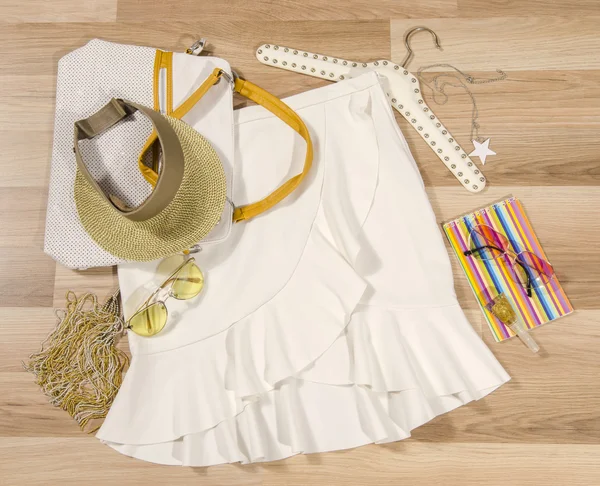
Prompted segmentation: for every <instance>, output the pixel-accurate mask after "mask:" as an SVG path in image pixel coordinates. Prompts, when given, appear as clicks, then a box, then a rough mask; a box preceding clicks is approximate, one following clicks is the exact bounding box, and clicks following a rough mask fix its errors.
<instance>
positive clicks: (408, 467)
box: [0, 0, 600, 486]
mask: <svg viewBox="0 0 600 486" xmlns="http://www.w3.org/2000/svg"><path fill="white" fill-rule="evenodd" d="M0 24H1V25H0V27H1V28H0V45H1V46H2V50H3V52H4V59H5V61H4V63H3V64H2V65H1V66H0V80H1V84H0V86H1V90H0V100H1V106H2V109H1V111H0V146H1V147H2V152H1V156H0V157H1V159H0V160H1V163H0V171H1V172H0V247H1V250H0V315H1V319H0V484H1V485H17V484H18V485H21V484H43V485H53V484H64V483H69V484H169V485H171V484H202V485H233V484H236V485H238V484H239V485H259V484H264V485H298V486H300V485H308V484H311V485H334V486H335V485H361V486H362V485H377V486H381V485H413V484H415V485H432V484H444V485H461V486H467V485H478V486H479V485H507V484H511V485H513V484H514V485H563V484H564V485H567V484H568V485H577V486H579V485H598V484H600V373H599V372H598V369H599V365H600V358H599V356H600V351H599V350H600V299H599V295H600V243H599V242H600V221H599V217H598V216H599V215H600V209H599V208H600V55H599V54H598V53H599V52H600V28H599V25H600V2H598V0H574V1H573V0H528V1H519V0H487V1H483V0H402V1H401V0H328V1H326V2H322V1H319V0H302V1H300V0H282V1H280V2H276V1H267V0H260V1H256V2H252V1H244V0H228V1H221V2H219V1H211V2H209V1H205V0H169V1H164V2H161V1H158V0H155V1H152V0H148V1H145V2H144V1H142V0H86V1H81V0H54V1H42V0H28V1H22V0H21V1H17V0H0ZM417 25H426V26H428V27H430V28H432V29H434V30H435V31H436V32H437V34H438V35H439V37H440V39H441V41H442V45H443V47H444V51H443V52H440V51H437V50H435V49H434V48H433V45H432V42H431V38H430V37H429V35H427V34H420V35H417V36H415V37H414V42H413V48H414V50H415V53H416V55H415V59H414V60H413V61H412V64H411V66H410V67H411V69H412V70H413V71H416V70H417V69H418V67H419V66H422V65H426V64H431V63H434V62H445V63H451V64H454V65H456V66H457V67H460V68H462V69H464V70H467V71H469V72H471V73H473V74H478V75H493V74H494V72H495V69H496V68H502V69H504V70H506V71H507V72H508V73H509V78H508V80H506V81H503V82H500V83H496V84H488V85H480V86H476V87H475V88H474V92H475V94H476V96H477V100H478V104H479V106H480V112H481V118H480V122H481V130H482V134H484V135H486V136H491V137H492V148H493V149H494V150H495V151H496V152H497V153H498V155H497V156H496V157H491V158H489V159H488V164H487V165H486V166H485V173H486V175H487V177H488V180H489V188H488V189H487V190H486V191H484V192H483V193H482V194H478V195H471V194H469V193H467V192H466V191H465V190H464V189H462V188H461V187H460V186H459V185H458V183H457V182H456V181H455V180H454V178H453V177H452V176H451V175H450V174H449V172H448V171H447V170H446V169H445V168H444V167H443V166H442V164H441V163H440V162H439V160H438V159H437V158H436V157H435V155H434V154H433V152H432V151H431V150H429V149H428V148H427V147H426V146H425V144H424V143H423V142H422V140H421V138H420V137H419V136H417V134H416V133H415V132H414V131H413V130H412V129H411V128H410V127H408V126H407V124H406V123H405V121H404V120H403V119H399V120H398V122H399V124H400V126H401V128H402V130H403V131H404V134H405V136H406V137H407V139H408V142H409V144H410V147H411V149H412V151H413V154H414V155H415V158H416V159H417V163H418V164H419V167H420V168H421V172H422V174H423V177H424V179H425V181H426V184H427V190H428V193H429V196H430V198H431V202H432V204H433V207H434V209H435V212H436V214H437V217H438V220H439V221H440V222H441V221H444V220H447V219H448V218H450V217H452V216H456V215H459V214H461V213H464V212H466V211H468V210H471V209H475V208H477V207H481V206H483V205H485V204H487V203H489V202H492V201H495V200H498V199H500V198H502V197H504V196H507V195H515V196H518V197H520V198H521V199H522V201H523V203H524V205H525V208H526V210H527V212H528V214H529V216H530V218H531V220H532V221H533V224H534V226H535V228H536V230H537V232H538V234H539V236H540V238H541V240H542V242H543V244H544V246H545V249H546V250H547V253H548V255H549V257H550V259H551V261H552V262H553V264H554V266H555V267H556V269H557V271H558V273H559V276H560V278H561V280H562V281H563V282H564V286H565V288H566V290H567V293H568V294H569V296H570V298H571V300H572V302H573V304H574V306H575V308H576V313H575V314H574V315H572V316H570V317H568V318H566V319H564V320H562V321H559V322H557V323H553V324H550V325H548V326H547V327H545V328H542V329H540V330H538V331H537V332H535V338H536V339H537V340H538V341H539V343H540V344H541V345H542V347H543V352H542V353H541V354H540V356H533V355H531V354H530V353H529V352H528V351H527V350H526V348H525V347H524V346H523V345H521V344H520V343H519V342H518V341H514V340H513V341H511V342H507V343H504V344H495V343H494V342H493V340H492V338H491V334H490V332H489V331H488V329H487V328H486V327H485V325H484V323H483V321H482V317H481V314H480V312H479V311H478V310H477V308H476V303H475V300H474V297H473V296H472V294H471V293H470V290H469V289H468V287H467V283H466V279H465V278H464V276H463V275H461V274H460V273H459V269H458V267H457V266H456V265H455V271H456V272H455V275H456V287H457V293H458V295H459V298H460V301H461V303H462V304H463V306H464V308H465V309H466V311H467V314H468V315H469V317H470V319H471V322H472V323H473V326H474V327H475V328H476V330H477V331H478V332H479V333H480V334H481V336H482V337H483V339H484V340H485V341H486V342H487V343H488V344H489V346H490V347H491V349H492V351H493V352H494V354H495V355H496V356H497V357H498V359H499V360H500V362H501V363H502V364H503V365H504V366H505V367H506V369H507V370H508V372H509V373H510V374H511V375H512V377H513V380H512V381H511V382H510V383H509V384H507V385H505V386H504V387H502V388H501V389H500V390H499V391H497V392H495V393H494V394H492V395H491V396H489V397H488V398H486V399H484V400H482V401H480V402H477V403H473V404H470V405H468V406H466V407H463V408H461V409H459V410H456V411H454V412H452V413H450V414H448V415H445V416H442V417H439V418H437V419H436V420H434V421H432V422H431V423H429V424H427V425H425V426H424V427H422V428H419V429H417V430H416V431H415V432H414V434H413V437H412V438H411V439H410V440H406V441H403V442H400V443H396V444H391V445H385V446H374V445H371V446H366V447H363V448H360V449H357V450H351V451H344V452H336V453H328V454H319V455H312V456H299V457H294V458H291V459H288V460H285V461H281V462H277V463H274V464H269V465H249V466H239V465H226V466H218V467H211V468H205V469H202V468H169V467H162V466H155V465H151V464H147V463H144V462H141V461H137V460H134V459H130V458H127V457H125V456H122V455H119V454H117V453H116V452H114V451H112V450H111V449H109V448H107V447H105V446H103V445H102V444H100V443H99V442H98V441H97V440H96V439H95V438H94V437H93V436H89V435H85V434H83V433H81V432H80V431H79V430H78V427H77V426H76V425H75V423H74V422H73V421H72V420H71V419H70V418H69V417H68V415H67V414H66V413H65V412H63V411H61V410H58V409H55V408H53V407H52V406H51V405H49V404H48V403H47V402H46V400H45V398H44V396H42V394H41V393H40V391H39V389H38V388H37V387H36V386H35V385H34V384H33V378H32V376H31V375H29V374H27V373H25V372H24V371H22V369H21V363H20V362H21V360H22V359H25V358H26V356H27V355H28V354H29V353H31V352H33V351H35V350H36V349H37V348H38V346H39V343H40V342H41V341H42V339H43V338H44V336H45V335H46V334H47V333H48V332H49V331H50V330H51V329H52V328H53V326H54V324H55V321H54V316H53V308H54V307H55V306H62V305H63V303H64V295H65V291H66V290H67V289H74V290H76V291H83V290H87V289H89V290H92V291H94V292H97V293H99V294H101V295H102V296H105V295H107V294H108V292H109V291H110V290H111V289H112V288H113V287H115V286H116V277H115V273H114V270H113V269H102V270H94V271H88V272H81V273H78V272H73V271H70V270H67V269H65V268H62V267H60V266H59V265H56V264H55V263H54V262H53V261H52V260H51V259H50V258H49V257H47V256H45V255H44V253H43V251H42V246H43V233H44V216H45V206H46V198H47V186H48V178H49V170H50V151H51V140H52V130H53V118H54V92H55V82H56V69H57V61H58V59H59V58H60V57H61V56H63V55H64V54H65V53H67V52H69V51H70V50H72V49H74V48H77V47H79V46H81V45H83V44H84V43H85V42H87V41H88V40H89V39H91V38H94V37H99V38H102V39H105V40H110V41H115V42H122V43H131V44H139V45H149V46H155V47H161V48H163V49H167V50H174V51H182V50H184V49H185V48H186V47H187V46H188V45H189V44H191V43H192V42H193V40H195V39H196V38H199V37H200V36H202V37H207V38H208V39H209V41H210V44H211V45H212V48H213V51H214V53H215V54H216V55H219V56H221V57H224V58H226V59H228V60H229V61H230V62H231V64H232V65H233V66H234V67H235V68H236V69H237V70H238V71H239V72H240V73H242V74H243V75H244V76H245V77H247V78H248V79H250V80H252V81H254V82H255V83H257V84H259V85H261V86H263V87H265V88H267V89H269V90H271V91H272V92H274V93H275V94H277V95H279V96H282V97H283V96H287V95H290V94H294V93H299V92H302V91H304V90H307V89H310V88H313V87H317V86H321V85H323V84H325V82H324V81H320V80H317V79H312V78H309V77H304V76H300V75H296V74H292V73H287V72H282V71H279V70H274V69H271V68H267V67H265V66H262V65H261V64H259V63H258V62H257V61H256V60H255V59H254V54H253V52H254V49H255V48H256V47H257V46H258V45H259V44H261V43H263V42H271V43H280V44H284V45H289V46H296V47H299V48H302V49H306V50H312V51H314V52H323V53H327V54H335V55H338V56H341V57H345V58H350V59H358V60H362V61H370V60H375V59H389V58H391V59H392V60H395V61H396V62H398V61H400V60H401V59H402V58H403V57H404V53H405V51H404V46H403V42H402V38H403V34H404V32H405V31H406V30H407V29H408V28H409V27H412V26H417ZM435 111H436V114H437V115H439V117H440V118H441V119H442V120H443V121H444V122H445V124H446V125H447V126H448V127H449V128H450V130H451V131H452V132H453V133H454V135H455V137H456V139H457V140H458V141H459V142H461V143H462V144H463V145H464V146H465V147H467V146H468V145H469V122H470V105H469V100H468V98H467V97H466V96H465V95H461V94H457V95H456V96H454V97H452V98H451V100H450V102H449V103H448V104H447V105H445V106H442V107H435ZM454 263H455V262H454V261H453V264H454Z"/></svg>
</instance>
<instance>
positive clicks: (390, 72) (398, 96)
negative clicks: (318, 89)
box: [256, 27, 486, 192]
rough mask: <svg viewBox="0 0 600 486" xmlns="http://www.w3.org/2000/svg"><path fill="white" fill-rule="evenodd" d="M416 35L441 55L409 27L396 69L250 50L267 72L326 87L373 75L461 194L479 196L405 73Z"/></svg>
mask: <svg viewBox="0 0 600 486" xmlns="http://www.w3.org/2000/svg"><path fill="white" fill-rule="evenodd" d="M419 31H427V32H429V33H431V35H432V36H433V40H434V42H435V45H436V47H437V48H438V49H442V47H441V45H440V42H439V39H438V36H437V35H436V33H435V32H433V31H432V30H431V29H429V28H427V27H415V28H413V29H411V30H409V31H408V32H407V33H406V34H405V36H404V44H405V46H406V49H407V53H406V56H405V57H404V60H403V61H402V63H401V64H395V63H393V62H392V61H388V60H380V61H373V62H358V61H350V60H347V59H342V58H339V57H332V56H327V55H323V54H315V53H313V52H308V51H302V50H299V49H294V48H291V47H285V46H279V45H273V44H263V45H262V46H260V47H259V48H258V49H257V50H256V58H257V59H258V60H259V61H260V62H261V63H262V64H266V65H268V66H273V67H278V68H281V69H286V70H287V71H293V72H296V73H301V74H307V75H309V76H314V77H317V78H322V79H327V80H329V81H343V80H344V79H349V78H353V77H356V76H359V75H361V74H363V73H365V72H368V71H375V72H377V73H378V74H379V76H380V77H381V79H382V83H383V87H384V90H385V92H386V94H387V96H388V99H389V100H390V103H391V104H392V107H393V108H394V109H396V110H397V111H398V112H399V113H400V114H401V115H402V116H403V117H404V118H405V119H406V120H407V121H408V122H409V123H410V125H411V126H412V127H413V128H414V129H415V130H416V131H417V133H418V134H419V135H420V136H421V138H423V140H424V141H425V143H427V145H428V146H429V148H431V150H433V152H434V153H435V154H436V155H437V156H438V158H439V159H440V160H441V161H442V162H443V164H444V165H445V166H446V167H447V168H448V170H449V171H450V172H451V173H452V175H454V177H456V179H457V180H458V181H459V182H460V183H461V184H462V186H463V187H464V188H465V189H467V190H468V191H470V192H480V191H481V190H482V189H483V188H484V187H485V184H486V179H485V176H484V175H483V174H482V173H481V170H480V169H479V168H478V167H477V166H476V165H475V163H474V162H473V161H472V160H471V159H470V158H469V156H468V155H467V153H466V152H465V151H464V149H463V148H462V147H461V146H460V145H459V144H458V142H457V141H456V140H455V139H454V137H453V136H452V134H451V133H450V132H449V131H448V129H447V128H446V127H445V126H444V125H443V124H442V122H441V121H440V120H439V119H438V117H437V116H435V114H434V113H433V110H432V109H431V108H430V107H429V106H428V105H427V103H426V102H425V100H424V99H423V94H422V93H421V85H420V83H419V80H418V79H417V77H416V76H415V75H414V74H412V73H411V72H410V71H408V70H407V69H406V66H407V65H408V63H409V61H410V60H411V58H412V56H413V51H412V49H411V47H410V42H409V41H410V38H411V36H412V35H413V34H415V33H416V32H419Z"/></svg>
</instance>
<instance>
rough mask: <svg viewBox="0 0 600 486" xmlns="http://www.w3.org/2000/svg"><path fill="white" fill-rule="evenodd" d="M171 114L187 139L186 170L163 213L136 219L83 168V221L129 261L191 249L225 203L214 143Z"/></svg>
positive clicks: (79, 195)
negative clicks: (102, 191) (94, 184)
mask: <svg viewBox="0 0 600 486" xmlns="http://www.w3.org/2000/svg"><path fill="white" fill-rule="evenodd" d="M165 118H166V119H167V120H168V121H169V123H170V124H171V126H172V127H173V129H174V130H175V133H176V134H177V137H178V139H179V141H180V142H181V148H182V151H183V155H184V174H183V178H182V181H181V185H180V187H179V189H178V190H177V193H176V194H175V196H174V198H173V200H172V201H171V202H170V203H169V205H168V206H167V207H166V208H165V209H164V210H163V211H161V212H160V213H159V214H157V215H155V216H153V217H151V218H149V219H146V220H144V221H133V220H131V219H129V218H127V217H126V216H125V215H124V214H123V213H122V212H121V211H120V210H118V209H117V208H116V207H115V206H114V205H113V204H112V203H111V202H109V201H108V200H107V199H106V198H105V197H104V196H103V195H102V194H100V193H98V191H97V190H95V189H94V188H92V186H91V184H90V182H89V181H88V180H87V179H86V178H85V177H84V176H83V174H82V173H81V172H80V171H79V170H78V171H77V174H76V177H75V186H74V198H75V204H76V206H77V212H78V213H79V218H80V220H81V224H82V225H83V227H84V228H85V230H86V231H87V232H88V233H89V235H90V236H91V237H92V239H93V240H94V241H95V242H96V243H97V244H98V245H99V246H100V247H102V248H104V249H105V250H106V251H108V252H109V253H111V254H113V255H115V256H117V257H119V258H123V259H125V260H132V261H150V260H156V259H159V258H163V257H165V256H168V255H172V254H174V253H178V252H181V251H183V250H186V249H188V248H190V247H191V246H193V245H195V244H196V243H198V242H200V241H201V240H202V239H203V238H205V237H206V236H207V235H208V233H209V232H210V231H211V230H212V229H213V228H214V226H215V225H216V224H217V223H218V222H219V219H220V218H221V215H222V214H223V209H224V207H225V203H226V199H227V181H226V178H225V171H224V170H223V165H222V163H221V161H220V159H219V156H218V155H217V153H216V151H215V150H214V148H213V147H212V145H211V144H210V143H209V142H208V140H206V139H205V138H204V137H203V136H202V135H201V134H200V133H198V132H197V131H196V130H194V129H193V128H192V127H190V126H189V125H187V124H186V123H184V122H182V121H180V120H178V119H175V118H173V117H169V116H166V117H165ZM125 163H130V162H129V161H126V162H125ZM132 163H133V162H132Z"/></svg>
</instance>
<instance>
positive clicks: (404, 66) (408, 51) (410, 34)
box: [400, 27, 444, 68]
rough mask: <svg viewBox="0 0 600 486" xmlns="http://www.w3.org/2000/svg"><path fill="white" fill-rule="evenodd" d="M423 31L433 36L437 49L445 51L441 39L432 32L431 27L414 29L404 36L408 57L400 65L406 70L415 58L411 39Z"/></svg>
mask: <svg viewBox="0 0 600 486" xmlns="http://www.w3.org/2000/svg"><path fill="white" fill-rule="evenodd" d="M421 30H426V31H427V32H429V33H430V34H431V36H432V37H433V42H435V47H437V48H438V49H439V50H440V51H443V50H444V49H442V45H441V44H440V39H439V38H438V36H437V34H436V33H435V32H434V31H433V30H431V29H430V28H429V27H414V28H412V29H410V30H409V31H408V32H406V34H404V45H405V46H406V56H405V57H404V60H403V61H402V63H400V65H401V66H402V67H403V68H406V66H408V63H409V62H410V60H411V59H412V57H413V51H412V49H411V48H410V43H409V41H410V38H411V37H412V36H413V35H414V34H416V33H417V32H419V31H421Z"/></svg>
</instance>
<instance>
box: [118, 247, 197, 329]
mask: <svg viewBox="0 0 600 486" xmlns="http://www.w3.org/2000/svg"><path fill="white" fill-rule="evenodd" d="M203 287H204V275H202V271H201V270H200V268H198V265H196V261H195V260H194V258H189V259H187V260H186V261H184V262H183V263H182V264H181V265H179V267H177V268H176V269H175V271H174V272H173V273H172V274H171V276H170V277H169V278H167V279H166V280H165V281H164V282H163V283H162V284H161V285H160V286H159V287H158V288H157V289H156V290H155V291H154V292H153V293H152V295H150V297H148V299H146V301H145V302H144V303H143V304H142V305H141V306H140V307H139V308H138V310H137V311H136V312H135V314H134V315H133V316H132V317H131V318H130V319H129V320H128V321H127V323H126V328H127V329H131V330H132V331H133V332H135V333H136V334H139V335H140V336H145V337H150V336H154V335H155V334H158V333H159V332H160V331H162V330H163V329H164V327H165V325H166V324H167V318H168V316H169V313H168V311H167V306H166V305H165V302H166V301H167V300H169V299H170V298H171V297H173V298H175V299H177V300H188V299H192V298H194V297H196V296H197V295H198V294H199V293H200V292H201V291H202V288H203Z"/></svg>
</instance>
